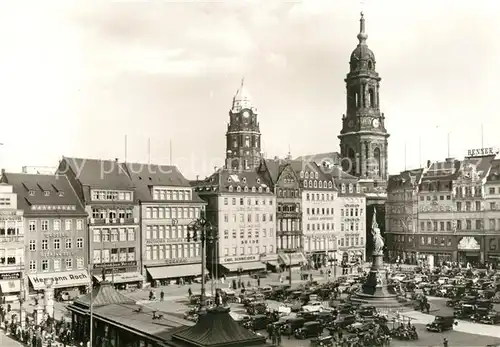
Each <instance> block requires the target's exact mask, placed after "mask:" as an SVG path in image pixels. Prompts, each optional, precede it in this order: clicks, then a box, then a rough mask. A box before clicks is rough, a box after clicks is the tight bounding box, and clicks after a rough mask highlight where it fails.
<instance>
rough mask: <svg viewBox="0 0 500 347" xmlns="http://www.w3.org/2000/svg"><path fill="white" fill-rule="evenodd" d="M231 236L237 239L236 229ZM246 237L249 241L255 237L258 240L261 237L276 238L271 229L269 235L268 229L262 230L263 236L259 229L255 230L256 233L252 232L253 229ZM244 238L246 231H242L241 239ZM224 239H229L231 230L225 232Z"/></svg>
mask: <svg viewBox="0 0 500 347" xmlns="http://www.w3.org/2000/svg"><path fill="white" fill-rule="evenodd" d="M231 235H232V238H233V239H236V238H237V234H236V229H233V230H232V231H231ZM246 235H247V237H248V238H249V239H251V238H252V237H254V236H255V238H256V239H258V238H259V237H263V238H266V237H274V230H273V229H272V228H271V229H269V233H268V232H267V230H266V229H262V234H261V233H260V230H259V229H255V230H254V231H252V229H249V230H248V231H247V233H246ZM244 238H245V229H240V239H244ZM224 239H229V230H227V229H226V230H224Z"/></svg>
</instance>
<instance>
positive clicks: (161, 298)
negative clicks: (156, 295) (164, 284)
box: [160, 290, 165, 301]
mask: <svg viewBox="0 0 500 347" xmlns="http://www.w3.org/2000/svg"><path fill="white" fill-rule="evenodd" d="M164 298H165V292H164V291H163V290H162V291H161V293H160V301H163V299H164Z"/></svg>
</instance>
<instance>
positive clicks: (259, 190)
mask: <svg viewBox="0 0 500 347" xmlns="http://www.w3.org/2000/svg"><path fill="white" fill-rule="evenodd" d="M257 181H258V180H257ZM228 190H229V191H230V192H233V191H234V187H233V186H229V188H228ZM236 191H237V192H238V193H241V191H242V189H241V186H237V187H236ZM243 191H244V192H245V193H248V192H249V191H252V193H256V192H259V193H262V192H264V188H262V187H259V188H255V187H252V188H251V189H250V188H248V187H247V186H245V187H244V188H243ZM265 192H266V193H269V192H271V190H270V189H269V187H266V189H265Z"/></svg>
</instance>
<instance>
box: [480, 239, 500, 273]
mask: <svg viewBox="0 0 500 347" xmlns="http://www.w3.org/2000/svg"><path fill="white" fill-rule="evenodd" d="M485 253H486V254H485V259H484V260H485V261H486V262H487V263H489V264H492V265H493V266H494V267H495V268H498V267H499V265H500V238H497V237H489V238H487V240H486V252H485Z"/></svg>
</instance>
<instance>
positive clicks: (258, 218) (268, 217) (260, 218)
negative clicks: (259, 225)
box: [224, 213, 274, 223]
mask: <svg viewBox="0 0 500 347" xmlns="http://www.w3.org/2000/svg"><path fill="white" fill-rule="evenodd" d="M245 214H246V216H247V217H246V218H245ZM237 215H238V214H236V213H235V214H231V220H232V222H233V223H236V222H237V221H238V217H237ZM239 215H240V218H239V222H240V223H245V220H246V221H247V222H248V223H252V221H253V222H272V221H273V220H274V217H273V214H272V213H269V214H267V213H262V214H259V213H255V215H254V214H252V213H240V214H239ZM252 216H253V217H252ZM224 222H225V223H229V214H228V213H224Z"/></svg>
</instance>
